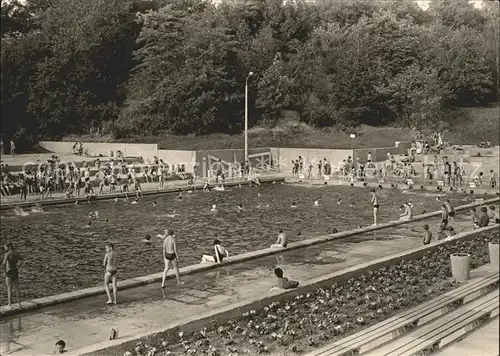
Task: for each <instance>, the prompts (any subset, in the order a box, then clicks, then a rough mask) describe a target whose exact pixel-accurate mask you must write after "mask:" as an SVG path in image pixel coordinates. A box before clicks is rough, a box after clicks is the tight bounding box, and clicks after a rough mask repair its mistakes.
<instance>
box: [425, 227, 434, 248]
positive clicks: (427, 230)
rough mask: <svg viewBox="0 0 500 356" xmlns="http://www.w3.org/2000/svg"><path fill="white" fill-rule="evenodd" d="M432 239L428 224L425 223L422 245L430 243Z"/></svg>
mask: <svg viewBox="0 0 500 356" xmlns="http://www.w3.org/2000/svg"><path fill="white" fill-rule="evenodd" d="M431 240H432V232H431V230H429V225H427V224H425V225H424V241H423V244H424V245H428V244H430V243H431Z"/></svg>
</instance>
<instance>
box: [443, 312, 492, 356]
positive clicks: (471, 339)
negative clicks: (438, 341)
mask: <svg viewBox="0 0 500 356" xmlns="http://www.w3.org/2000/svg"><path fill="white" fill-rule="evenodd" d="M499 329H500V324H499V320H498V317H496V318H495V319H493V320H492V321H490V322H489V323H488V324H486V325H485V326H483V327H481V328H479V329H477V330H475V331H473V332H472V333H471V334H469V335H468V336H467V337H466V338H465V339H463V340H462V341H459V342H456V343H454V344H451V345H450V346H447V347H445V348H443V350H441V351H439V352H437V353H436V356H497V355H500V336H499V334H498V333H499Z"/></svg>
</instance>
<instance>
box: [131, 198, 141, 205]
mask: <svg viewBox="0 0 500 356" xmlns="http://www.w3.org/2000/svg"><path fill="white" fill-rule="evenodd" d="M137 203H139V200H137V198H135V199H134V201H133V202H132V203H130V204H137Z"/></svg>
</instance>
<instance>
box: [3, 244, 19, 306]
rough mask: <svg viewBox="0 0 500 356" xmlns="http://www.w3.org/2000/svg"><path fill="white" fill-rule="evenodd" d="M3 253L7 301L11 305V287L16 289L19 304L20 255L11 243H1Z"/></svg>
mask: <svg viewBox="0 0 500 356" xmlns="http://www.w3.org/2000/svg"><path fill="white" fill-rule="evenodd" d="M3 250H4V251H5V255H4V256H3V266H4V269H5V283H6V284H7V303H8V306H9V307H10V306H11V305H12V289H15V291H16V297H17V303H18V305H19V306H21V298H20V297H19V268H20V267H21V265H22V257H21V255H20V254H19V253H17V251H16V250H15V249H14V247H13V246H12V243H10V242H9V243H6V244H5V245H3Z"/></svg>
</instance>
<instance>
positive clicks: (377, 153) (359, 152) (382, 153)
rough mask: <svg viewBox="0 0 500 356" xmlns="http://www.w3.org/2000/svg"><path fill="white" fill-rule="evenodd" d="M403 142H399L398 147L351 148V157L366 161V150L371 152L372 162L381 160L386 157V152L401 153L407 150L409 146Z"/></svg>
mask: <svg viewBox="0 0 500 356" xmlns="http://www.w3.org/2000/svg"><path fill="white" fill-rule="evenodd" d="M407 146H408V145H406V143H405V142H400V144H399V146H398V147H395V146H394V147H381V148H363V149H356V150H353V159H354V160H356V159H358V158H359V160H360V161H362V162H366V159H367V157H368V152H371V153H372V160H373V162H382V161H385V160H386V159H387V154H388V153H390V154H391V155H402V154H406V153H407V152H408V149H409V147H407Z"/></svg>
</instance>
